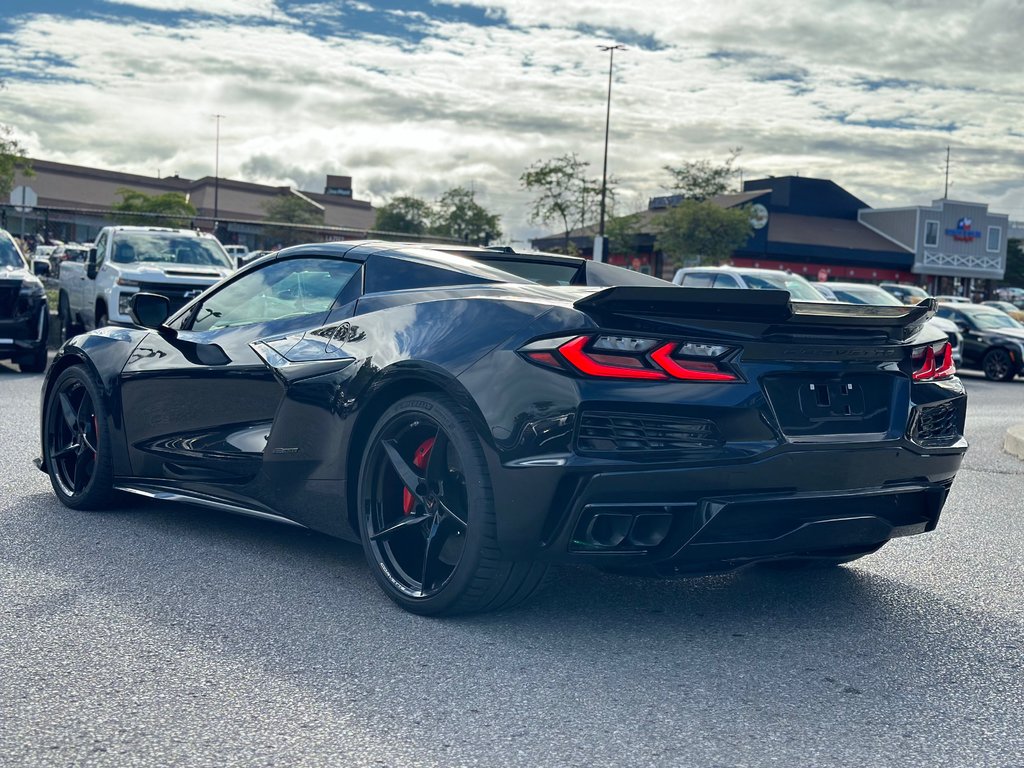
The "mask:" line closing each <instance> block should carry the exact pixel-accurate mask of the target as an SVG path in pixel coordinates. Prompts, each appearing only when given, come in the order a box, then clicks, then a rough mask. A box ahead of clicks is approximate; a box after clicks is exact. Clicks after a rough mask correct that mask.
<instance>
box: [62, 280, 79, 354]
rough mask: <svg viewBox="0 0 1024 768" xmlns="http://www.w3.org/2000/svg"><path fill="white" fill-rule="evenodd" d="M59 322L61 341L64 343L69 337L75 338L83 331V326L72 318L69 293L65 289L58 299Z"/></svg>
mask: <svg viewBox="0 0 1024 768" xmlns="http://www.w3.org/2000/svg"><path fill="white" fill-rule="evenodd" d="M57 322H58V323H60V343H61V344H62V345H63V344H64V342H65V341H67V340H68V339H71V338H74V337H75V336H77V335H78V334H80V333H81V332H82V328H81V327H80V326H78V325H76V324H75V323H74V321H73V320H72V318H71V305H70V303H69V302H68V295H67V294H66V293H64V292H63V291H61V294H60V296H59V297H58V299H57Z"/></svg>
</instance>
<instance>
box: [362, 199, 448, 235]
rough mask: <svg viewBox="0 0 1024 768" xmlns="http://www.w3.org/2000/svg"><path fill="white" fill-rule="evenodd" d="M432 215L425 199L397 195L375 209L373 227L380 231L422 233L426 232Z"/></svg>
mask: <svg viewBox="0 0 1024 768" xmlns="http://www.w3.org/2000/svg"><path fill="white" fill-rule="evenodd" d="M433 215H434V212H433V210H431V208H430V204H429V203H427V202H426V201H425V200H421V199H420V198H418V197H411V196H408V195H399V196H398V197H393V198H391V200H389V201H388V202H387V204H385V205H382V206H381V207H380V208H378V209H377V220H376V222H375V223H374V225H373V228H374V229H376V230H378V231H380V232H403V233H405V234H409V235H423V234H426V232H427V229H428V228H429V226H430V220H431V218H432V217H433Z"/></svg>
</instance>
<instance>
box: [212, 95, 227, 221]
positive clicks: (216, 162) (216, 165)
mask: <svg viewBox="0 0 1024 768" xmlns="http://www.w3.org/2000/svg"><path fill="white" fill-rule="evenodd" d="M224 117H225V116H224V115H214V116H213V119H214V120H216V121H217V142H216V145H215V150H214V158H213V228H214V229H215V230H216V229H217V218H218V215H219V213H220V121H221V120H223V119H224Z"/></svg>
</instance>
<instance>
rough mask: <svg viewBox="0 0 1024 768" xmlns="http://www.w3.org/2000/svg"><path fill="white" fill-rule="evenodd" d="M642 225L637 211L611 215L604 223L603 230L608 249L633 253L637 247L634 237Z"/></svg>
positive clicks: (615, 251) (614, 251)
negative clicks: (623, 214)
mask: <svg viewBox="0 0 1024 768" xmlns="http://www.w3.org/2000/svg"><path fill="white" fill-rule="evenodd" d="M641 226H642V223H641V216H640V214H639V213H631V214H628V215H627V216H613V217H612V218H610V219H608V222H607V223H606V224H605V227H604V232H605V234H606V235H607V236H608V249H609V250H610V251H611V252H612V253H634V252H636V249H637V243H636V238H637V235H639V234H640V228H641Z"/></svg>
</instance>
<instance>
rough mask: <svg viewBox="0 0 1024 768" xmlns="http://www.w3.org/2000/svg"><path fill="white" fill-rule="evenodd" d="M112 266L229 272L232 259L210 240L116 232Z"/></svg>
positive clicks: (183, 235)
mask: <svg viewBox="0 0 1024 768" xmlns="http://www.w3.org/2000/svg"><path fill="white" fill-rule="evenodd" d="M112 258H113V261H114V263H115V264H136V263H137V264H187V265H189V266H193V267H196V266H198V267H219V268H221V269H231V266H232V265H231V259H230V258H229V257H228V255H227V254H226V253H225V252H224V249H223V248H222V247H221V245H220V243H218V242H217V241H216V240H214V239H213V238H212V237H196V236H194V235H186V234H178V233H176V232H118V233H117V234H115V235H114V255H113V257H112Z"/></svg>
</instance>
